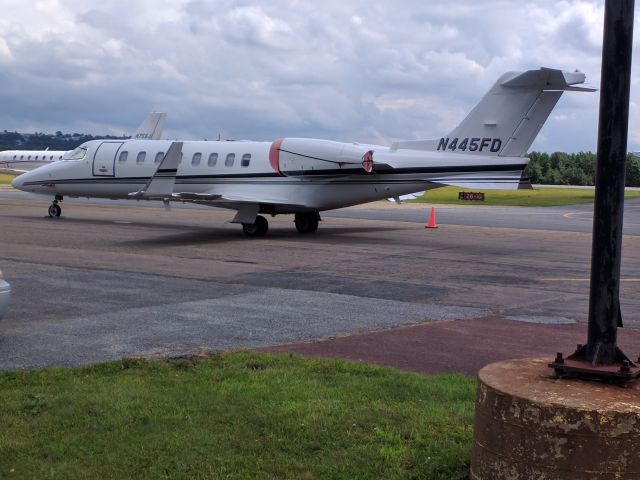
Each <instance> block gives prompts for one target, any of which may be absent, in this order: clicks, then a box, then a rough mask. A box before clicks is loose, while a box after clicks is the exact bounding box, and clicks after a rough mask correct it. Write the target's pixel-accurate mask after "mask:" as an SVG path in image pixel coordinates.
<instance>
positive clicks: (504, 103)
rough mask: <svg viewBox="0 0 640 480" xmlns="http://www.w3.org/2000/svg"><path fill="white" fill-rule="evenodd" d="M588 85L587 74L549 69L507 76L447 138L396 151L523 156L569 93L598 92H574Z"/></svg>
mask: <svg viewBox="0 0 640 480" xmlns="http://www.w3.org/2000/svg"><path fill="white" fill-rule="evenodd" d="M584 81H585V75H584V74H583V73H579V72H575V73H570V72H563V71H561V70H554V69H550V68H541V69H539V70H527V71H525V72H509V73H505V74H504V75H502V76H501V77H500V78H499V79H498V81H497V82H496V83H495V84H494V85H493V86H492V87H491V89H490V90H489V92H487V94H486V95H485V96H484V97H483V98H482V100H480V103H478V104H477V105H476V106H475V107H474V108H473V110H471V113H469V115H467V117H466V118H465V119H464V120H463V121H462V122H461V123H460V125H458V126H457V127H456V128H455V129H454V130H453V131H452V132H451V133H449V134H448V135H447V136H446V137H442V138H440V139H436V140H425V141H407V142H397V143H396V144H394V145H393V148H409V149H417V150H439V151H443V152H457V153H477V154H482V155H495V156H503V157H506V156H508V157H521V156H524V155H526V153H527V151H528V149H529V147H530V146H531V144H532V143H533V141H534V140H535V138H536V136H537V135H538V132H539V131H540V129H541V128H542V126H543V125H544V123H545V122H546V120H547V118H549V115H550V114H551V111H552V110H553V107H555V105H556V103H557V102H558V100H559V99H560V97H561V96H562V93H563V92H564V91H565V90H573V91H594V90H593V89H591V88H584V87H576V86H575V85H576V84H581V83H584Z"/></svg>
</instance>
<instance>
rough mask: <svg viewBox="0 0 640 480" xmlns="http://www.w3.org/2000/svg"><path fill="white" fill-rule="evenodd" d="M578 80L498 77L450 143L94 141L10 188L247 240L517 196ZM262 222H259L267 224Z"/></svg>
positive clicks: (550, 72)
mask: <svg viewBox="0 0 640 480" xmlns="http://www.w3.org/2000/svg"><path fill="white" fill-rule="evenodd" d="M584 80H585V76H584V74H582V73H577V72H576V73H568V72H563V71H560V70H554V69H548V68H541V69H539V70H528V71H525V72H509V73H505V74H504V75H502V76H501V77H500V78H499V79H498V81H497V82H496V83H495V84H494V85H493V86H492V87H491V89H490V90H489V92H488V93H487V94H486V95H485V96H484V97H483V98H482V100H481V101H480V103H479V104H478V105H476V107H475V108H474V109H473V110H472V111H471V113H470V114H469V115H468V116H467V117H466V118H465V119H464V120H463V121H462V123H460V125H458V127H456V128H455V129H454V130H453V131H452V132H451V133H449V134H448V135H446V136H443V137H441V138H439V139H435V140H420V141H403V142H396V143H394V144H392V145H391V146H390V147H388V146H380V145H369V144H358V143H341V142H333V141H327V140H316V139H304V138H281V139H278V140H275V141H273V142H249V141H241V142H233V141H225V142H220V141H184V142H182V141H149V140H127V141H109V140H94V141H90V142H86V143H84V144H83V145H81V146H80V147H78V148H77V149H75V150H74V151H72V152H70V153H69V154H67V155H65V156H64V157H63V159H62V160H61V161H59V162H55V163H53V164H51V165H46V166H44V167H41V168H38V169H37V170H34V171H32V172H29V173H26V174H24V175H21V176H19V177H17V178H16V179H15V180H14V181H13V186H14V187H16V188H18V189H21V190H24V191H27V192H37V193H47V194H50V195H51V196H52V197H53V198H54V201H53V203H52V204H51V206H50V207H49V215H51V216H53V217H57V216H60V213H61V207H60V205H59V202H60V201H61V200H62V199H63V197H64V196H70V197H102V198H112V199H136V200H161V201H163V202H164V203H165V205H166V206H168V205H169V202H171V201H181V202H193V203H198V204H203V205H210V206H215V207H223V208H229V209H232V210H235V211H236V215H235V217H234V218H233V220H232V222H235V223H240V224H242V227H243V230H244V232H245V233H246V234H247V235H249V236H262V235H264V234H266V233H267V230H268V222H267V219H266V218H265V217H264V216H263V215H264V214H266V215H272V216H275V215H280V214H293V215H294V216H295V220H294V221H295V226H296V228H297V230H298V231H299V232H300V233H312V232H315V231H316V230H317V228H318V221H319V220H320V212H321V211H324V210H331V209H335V208H341V207H346V206H350V205H356V204H360V203H366V202H371V201H374V200H381V199H385V198H388V197H395V196H399V195H405V194H409V193H412V192H418V191H423V190H429V189H432V188H437V187H441V186H444V185H455V186H459V187H468V188H485V189H517V188H518V184H519V181H520V177H521V175H522V171H523V170H524V168H525V167H526V165H527V163H528V161H529V159H528V158H526V157H525V155H526V153H527V150H528V149H529V147H530V146H531V143H532V142H533V140H534V139H535V138H536V136H537V134H538V132H539V131H540V129H541V128H542V126H543V124H544V122H545V121H546V119H547V118H548V116H549V114H550V113H551V111H552V110H553V108H554V106H555V105H556V103H557V101H558V100H559V99H560V96H561V95H562V93H563V92H564V91H565V90H582V91H593V89H590V88H584V87H577V86H575V85H578V84H581V83H583V82H584ZM261 214H262V215H261Z"/></svg>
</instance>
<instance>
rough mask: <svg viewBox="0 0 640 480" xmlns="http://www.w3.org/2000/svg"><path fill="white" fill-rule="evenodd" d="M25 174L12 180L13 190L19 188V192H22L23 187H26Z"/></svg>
mask: <svg viewBox="0 0 640 480" xmlns="http://www.w3.org/2000/svg"><path fill="white" fill-rule="evenodd" d="M24 175H25V174H24V173H23V174H22V175H18V176H17V177H16V178H14V179H13V180H11V186H12V187H13V188H17V189H18V190H22V186H23V185H24V178H22V177H24Z"/></svg>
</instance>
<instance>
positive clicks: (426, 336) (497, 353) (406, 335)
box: [265, 317, 640, 375]
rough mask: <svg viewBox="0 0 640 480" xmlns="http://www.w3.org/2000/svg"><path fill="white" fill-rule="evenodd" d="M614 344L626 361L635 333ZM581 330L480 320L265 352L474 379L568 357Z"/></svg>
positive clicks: (633, 350) (635, 348)
mask: <svg viewBox="0 0 640 480" xmlns="http://www.w3.org/2000/svg"><path fill="white" fill-rule="evenodd" d="M618 332H619V334H618V335H619V343H620V346H621V347H622V348H623V350H624V351H625V352H626V353H627V355H629V356H630V357H631V358H636V355H637V354H638V352H639V351H640V330H631V329H620V330H618ZM586 338H587V332H586V325H584V324H583V325H578V324H573V325H544V324H533V323H523V322H516V321H511V320H505V319H502V318H500V317H484V318H476V319H467V320H452V321H443V322H432V323H425V324H421V325H416V326H410V327H401V328H395V329H391V330H385V331H379V332H372V333H365V334H356V335H350V336H346V337H337V338H330V339H325V340H320V341H316V342H309V343H296V344H288V345H279V346H276V347H271V348H268V349H265V350H267V351H272V352H291V353H298V354H302V355H310V356H318V357H333V358H342V359H346V360H356V361H363V362H367V363H376V364H381V365H389V366H393V367H396V368H401V369H404V370H410V371H414V372H419V373H426V374H430V373H438V372H461V373H466V374H468V375H475V374H476V373H477V372H478V370H480V369H481V368H482V367H484V366H485V365H487V364H488V363H492V362H497V361H499V360H506V359H510V358H519V357H520V358H521V357H531V356H546V357H548V360H549V362H551V361H552V360H553V358H554V357H555V353H556V352H563V353H564V354H565V356H567V355H569V354H571V353H573V351H574V350H575V348H576V344H577V343H584V342H586Z"/></svg>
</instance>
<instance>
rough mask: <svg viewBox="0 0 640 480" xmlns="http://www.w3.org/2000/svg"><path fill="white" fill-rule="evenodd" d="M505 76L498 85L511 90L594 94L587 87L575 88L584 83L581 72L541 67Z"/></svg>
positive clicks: (583, 75)
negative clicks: (570, 91)
mask: <svg viewBox="0 0 640 480" xmlns="http://www.w3.org/2000/svg"><path fill="white" fill-rule="evenodd" d="M510 75H511V76H509V75H507V78H506V79H504V80H503V81H502V83H501V84H500V85H502V86H503V87H511V88H535V89H538V88H539V89H540V90H573V91H583V92H595V89H593V88H589V87H576V86H574V85H576V84H580V83H584V81H585V79H586V76H585V74H584V73H582V72H563V71H562V70H555V69H553V68H545V67H542V68H541V69H539V70H527V71H526V72H516V73H512V74H510Z"/></svg>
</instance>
